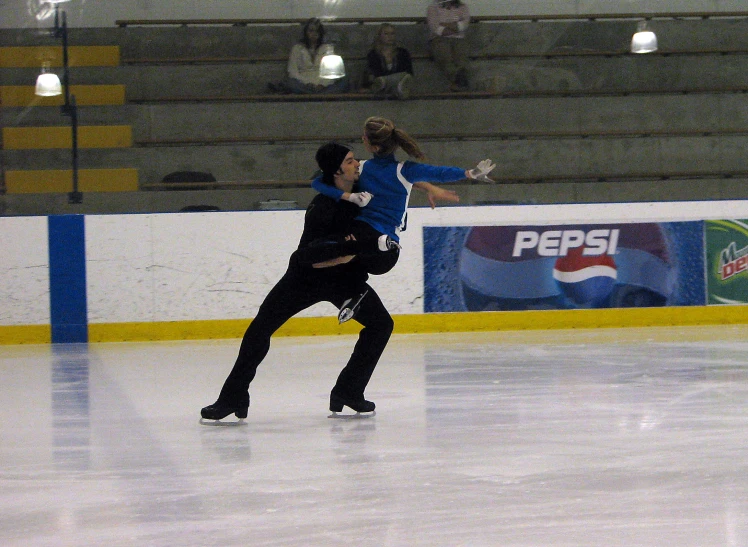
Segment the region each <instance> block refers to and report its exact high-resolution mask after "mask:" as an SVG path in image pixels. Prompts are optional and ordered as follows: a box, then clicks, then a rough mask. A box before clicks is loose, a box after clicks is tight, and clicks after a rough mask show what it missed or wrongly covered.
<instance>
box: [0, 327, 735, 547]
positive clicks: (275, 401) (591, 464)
mask: <svg viewBox="0 0 748 547" xmlns="http://www.w3.org/2000/svg"><path fill="white" fill-rule="evenodd" d="M747 335H748V326H745V327H698V328H696V327H694V328H648V329H607V330H597V331H536V332H525V333H520V332H517V333H500V332H495V333H481V334H438V335H397V336H394V337H393V339H392V341H391V343H390V345H389V346H388V349H387V350H386V351H385V354H384V356H383V358H382V360H381V361H380V364H379V367H378V368H377V370H376V371H375V373H374V377H373V379H372V382H371V384H370V385H369V389H368V390H367V396H368V397H369V398H370V399H372V400H374V401H375V402H376V403H377V415H376V416H375V417H372V418H367V419H358V420H352V419H351V420H341V419H329V418H328V415H329V412H328V411H327V402H328V401H327V399H328V396H329V390H330V388H331V387H332V385H333V383H334V381H335V378H336V377H337V374H338V372H339V370H340V369H341V368H342V366H343V364H344V363H345V361H346V360H347V357H348V355H349V353H350V351H351V350H352V348H353V343H354V338H353V337H351V336H337V337H317V338H314V337H308V338H278V339H275V340H274V342H273V346H272V348H271V351H270V354H269V356H268V358H267V359H266V361H265V362H264V363H263V364H262V365H261V367H260V369H259V373H258V376H257V379H256V381H255V382H254V384H253V385H252V389H251V396H252V404H251V407H250V409H249V417H248V418H247V420H246V421H245V424H244V425H240V426H235V427H216V426H204V425H200V424H199V411H200V408H201V407H202V406H205V405H207V404H210V403H212V402H213V401H214V400H215V398H216V396H217V395H218V391H219V389H220V387H221V384H222V383H223V380H224V378H225V376H226V375H227V374H228V372H229V370H230V368H231V366H232V364H233V361H234V358H235V355H236V352H237V351H238V347H239V341H238V340H225V341H223V340H222V341H197V342H195V341H192V342H171V343H165V342H164V343H122V344H115V343H112V344H98V345H93V344H92V345H88V346H86V345H69V346H55V347H52V346H3V347H0V379H1V381H2V391H1V392H0V393H2V398H1V399H0V400H1V401H2V404H1V405H0V412H1V413H2V420H1V422H0V423H2V426H1V427H2V443H1V445H0V500H1V502H0V545H2V546H5V547H10V546H33V547H42V546H75V547H81V546H106V547H114V546H138V547H140V546H169V547H179V546H211V545H215V546H234V545H236V546H239V545H241V546H303V547H312V546H325V547H337V546H340V547H384V546H406V547H413V546H429V547H434V546H469V547H479V546H501V547H510V546H511V547H519V546H522V547H561V546H563V547H587V546H589V547H633V546H663V547H709V546H730V547H745V546H747V545H748V363H747V362H746V356H747V355H748V336H747Z"/></svg>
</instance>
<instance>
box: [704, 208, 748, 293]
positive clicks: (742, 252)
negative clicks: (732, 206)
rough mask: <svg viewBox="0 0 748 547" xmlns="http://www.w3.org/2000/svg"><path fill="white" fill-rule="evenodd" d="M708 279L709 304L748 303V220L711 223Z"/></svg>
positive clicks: (708, 248) (707, 242) (707, 241)
mask: <svg viewBox="0 0 748 547" xmlns="http://www.w3.org/2000/svg"><path fill="white" fill-rule="evenodd" d="M704 229H705V232H706V234H705V235H706V238H705V239H706V262H707V264H706V268H707V272H706V278H707V294H708V300H707V301H708V303H709V304H747V303H748V220H708V221H706V222H705V227H704Z"/></svg>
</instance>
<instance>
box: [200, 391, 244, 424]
mask: <svg viewBox="0 0 748 547" xmlns="http://www.w3.org/2000/svg"><path fill="white" fill-rule="evenodd" d="M248 410H249V394H247V396H246V400H241V401H239V402H238V403H234V404H226V403H223V402H221V401H220V400H219V401H216V402H215V403H213V404H212V405H208V406H206V407H203V409H202V410H200V416H201V418H200V423H201V424H202V425H218V426H222V425H223V426H226V425H242V424H244V423H246V422H245V421H244V418H246V417H247V413H248ZM230 414H233V415H234V416H236V417H237V418H238V420H237V421H229V422H222V421H221V420H223V419H224V418H226V417H227V416H229V415H230Z"/></svg>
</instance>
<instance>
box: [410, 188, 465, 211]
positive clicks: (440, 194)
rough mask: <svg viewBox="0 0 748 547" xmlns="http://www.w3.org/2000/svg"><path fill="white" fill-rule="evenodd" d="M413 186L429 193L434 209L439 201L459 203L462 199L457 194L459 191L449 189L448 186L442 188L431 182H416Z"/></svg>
mask: <svg viewBox="0 0 748 547" xmlns="http://www.w3.org/2000/svg"><path fill="white" fill-rule="evenodd" d="M413 187H414V188H418V189H419V190H422V191H424V192H426V193H427V194H428V196H427V198H428V200H429V205H431V208H432V209H434V208H436V202H437V201H447V202H450V203H458V202H459V201H460V196H459V195H457V192H455V191H453V190H447V189H446V188H440V187H439V186H435V185H433V184H431V183H430V182H414V183H413Z"/></svg>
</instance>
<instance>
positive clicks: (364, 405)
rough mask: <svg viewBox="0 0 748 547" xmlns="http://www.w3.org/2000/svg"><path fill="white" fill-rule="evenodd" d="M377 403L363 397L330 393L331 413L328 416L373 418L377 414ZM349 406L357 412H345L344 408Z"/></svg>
mask: <svg viewBox="0 0 748 547" xmlns="http://www.w3.org/2000/svg"><path fill="white" fill-rule="evenodd" d="M376 406H377V405H375V404H374V403H373V402H371V401H367V400H366V399H364V398H363V397H361V398H360V399H353V398H350V397H344V396H342V395H338V394H336V393H330V412H332V414H330V415H329V416H328V418H337V419H343V420H356V419H360V418H371V417H372V416H376V412H375V411H374V409H375V408H376ZM344 407H348V408H350V409H351V410H353V411H354V412H355V414H348V413H343V408H344Z"/></svg>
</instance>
